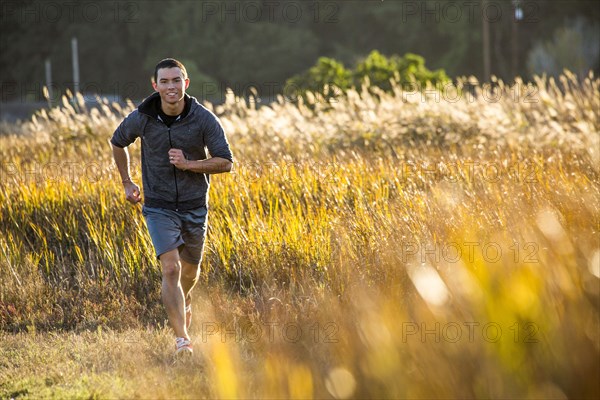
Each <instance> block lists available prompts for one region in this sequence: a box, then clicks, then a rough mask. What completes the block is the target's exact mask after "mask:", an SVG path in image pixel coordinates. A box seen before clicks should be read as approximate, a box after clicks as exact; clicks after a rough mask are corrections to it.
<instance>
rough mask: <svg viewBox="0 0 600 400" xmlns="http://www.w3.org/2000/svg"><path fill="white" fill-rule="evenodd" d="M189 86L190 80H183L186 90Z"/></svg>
mask: <svg viewBox="0 0 600 400" xmlns="http://www.w3.org/2000/svg"><path fill="white" fill-rule="evenodd" d="M189 86H190V78H185V88H186V89H187V88H188V87H189Z"/></svg>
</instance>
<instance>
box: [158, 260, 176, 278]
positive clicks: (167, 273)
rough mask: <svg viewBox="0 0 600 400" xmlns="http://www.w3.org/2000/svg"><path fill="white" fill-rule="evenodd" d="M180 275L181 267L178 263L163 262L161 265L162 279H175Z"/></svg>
mask: <svg viewBox="0 0 600 400" xmlns="http://www.w3.org/2000/svg"><path fill="white" fill-rule="evenodd" d="M180 273H181V265H179V263H178V262H173V261H171V262H165V263H163V264H162V275H163V278H167V279H177V278H179V274H180Z"/></svg>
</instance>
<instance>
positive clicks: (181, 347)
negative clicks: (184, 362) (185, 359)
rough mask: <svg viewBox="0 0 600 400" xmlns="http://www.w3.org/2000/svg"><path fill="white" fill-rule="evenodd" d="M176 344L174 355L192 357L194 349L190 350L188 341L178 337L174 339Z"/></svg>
mask: <svg viewBox="0 0 600 400" xmlns="http://www.w3.org/2000/svg"><path fill="white" fill-rule="evenodd" d="M175 341H176V343H177V351H176V352H175V355H180V354H181V355H184V354H185V355H192V354H193V353H194V349H193V348H192V342H191V341H190V340H189V339H186V338H183V337H178V338H177V339H175Z"/></svg>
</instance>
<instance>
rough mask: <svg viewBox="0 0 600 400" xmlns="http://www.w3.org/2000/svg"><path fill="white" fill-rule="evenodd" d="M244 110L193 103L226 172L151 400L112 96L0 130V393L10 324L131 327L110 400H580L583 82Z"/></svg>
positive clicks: (145, 303)
mask: <svg viewBox="0 0 600 400" xmlns="http://www.w3.org/2000/svg"><path fill="white" fill-rule="evenodd" d="M364 86H365V87H366V85H364ZM310 99H311V97H309V100H310ZM256 102H257V100H256V99H251V100H250V101H244V100H243V99H239V98H236V97H235V96H234V95H232V94H228V96H227V98H226V101H225V103H224V104H222V105H220V106H216V107H214V111H215V112H216V113H217V114H218V115H220V117H221V120H222V122H223V125H224V126H225V128H226V131H227V133H228V136H229V139H230V142H231V144H232V147H233V150H234V154H235V156H236V167H235V170H234V172H233V173H232V174H229V175H219V176H215V177H213V180H212V182H213V187H212V189H211V198H210V209H211V213H210V217H209V225H210V226H209V233H208V244H207V247H206V252H205V258H204V260H203V264H202V268H203V271H202V282H201V284H200V287H199V288H198V289H197V290H196V297H195V300H194V310H195V313H194V324H193V328H192V336H193V338H194V339H195V341H196V343H197V345H196V348H197V349H198V351H197V353H199V354H200V355H201V356H203V357H204V358H203V359H201V358H200V356H198V357H197V358H196V359H194V360H193V361H191V362H192V366H193V367H194V368H196V369H197V371H198V372H197V374H196V375H194V373H193V372H186V374H185V375H184V376H185V380H184V379H180V378H174V379H175V381H176V382H177V387H164V386H162V389H161V390H162V391H158V392H157V391H154V392H153V391H152V389H150V387H149V386H148V385H147V384H148V379H159V377H160V376H161V375H160V372H159V371H160V370H162V368H163V367H164V364H165V360H166V359H167V358H168V355H166V353H164V352H163V350H162V349H163V348H164V347H167V346H170V345H171V343H170V342H169V340H168V336H169V335H168V332H167V331H161V330H155V328H154V327H156V326H157V325H158V326H161V325H162V324H163V323H164V319H165V315H164V312H163V311H162V307H161V305H160V292H159V287H160V285H159V282H160V271H159V270H158V266H157V264H156V261H155V259H154V257H153V251H152V247H151V244H150V241H149V238H148V235H147V233H146V229H145V226H144V222H143V219H142V217H141V210H140V208H139V206H130V205H128V204H126V203H125V202H124V195H123V193H122V189H121V187H120V183H119V182H120V181H119V179H118V177H117V174H116V171H115V168H114V167H113V163H112V158H111V152H110V146H109V144H108V139H109V138H110V136H111V134H112V131H113V130H114V128H115V127H116V125H117V124H118V123H119V121H120V120H121V119H122V118H123V116H124V115H126V114H127V113H128V112H129V111H131V109H132V108H133V105H132V104H128V105H127V106H126V107H125V108H121V107H120V106H119V105H117V104H108V102H104V103H103V104H102V105H101V107H99V108H93V109H89V108H86V106H85V102H83V99H82V98H81V96H66V97H65V98H64V101H63V105H62V107H60V108H56V109H53V110H50V111H40V112H39V113H37V114H36V116H35V117H33V118H32V120H31V121H27V122H24V123H22V124H19V125H5V126H3V127H2V131H3V135H2V136H0V155H1V159H2V170H1V173H2V176H1V178H2V179H0V187H1V189H2V190H1V192H0V209H1V214H0V249H1V256H0V277H1V281H2V286H1V289H0V329H1V330H2V331H4V333H3V334H2V335H3V340H2V343H3V344H2V345H0V347H3V354H4V355H3V356H0V368H3V369H4V370H2V369H0V378H3V379H4V380H5V381H6V382H8V383H4V384H0V394H2V395H6V396H8V395H10V394H11V393H12V394H14V393H17V394H18V393H28V394H31V395H33V396H35V395H36V393H37V394H40V393H42V394H43V393H46V392H44V391H36V390H37V389H36V388H37V386H36V383H35V380H32V378H31V372H29V373H28V372H27V371H36V370H37V371H38V372H39V370H40V368H42V367H41V366H39V365H38V366H37V367H35V366H31V365H30V366H29V367H28V368H29V369H27V368H25V369H23V364H25V365H26V366H27V365H28V363H29V364H35V362H36V361H35V360H36V358H35V357H34V356H30V355H27V356H26V355H25V354H29V353H27V351H26V350H25V348H24V347H23V346H19V343H23V342H24V343H28V346H34V347H35V346H36V344H35V340H34V341H33V343H32V341H30V340H29V339H28V337H31V335H34V336H33V337H37V338H39V340H42V341H47V340H50V341H51V342H52V341H53V340H56V339H52V337H48V335H49V334H50V335H52V333H47V332H55V331H57V330H58V331H62V330H69V331H72V332H74V333H69V335H73V334H81V335H91V334H93V333H89V332H88V331H90V332H98V330H99V329H100V330H104V331H106V330H107V329H108V330H110V331H111V332H123V331H127V332H130V330H133V332H137V333H134V336H135V337H136V338H137V339H136V340H135V341H134V342H135V343H134V345H133V347H134V348H137V349H141V350H140V352H141V353H139V352H136V353H135V354H136V355H134V356H131V358H128V357H129V356H127V354H130V353H129V352H128V351H124V350H122V349H121V348H120V347H119V349H120V350H116V347H115V350H114V351H119V352H122V353H119V354H124V356H123V357H122V358H119V357H116V358H115V359H114V360H113V361H114V363H116V364H114V363H113V364H111V367H110V368H107V369H108V370H109V372H108V375H109V377H113V378H114V377H115V376H119V377H121V376H123V375H124V376H126V377H132V378H133V377H136V378H139V381H136V383H132V382H128V383H123V385H122V386H117V388H120V390H122V392H121V393H122V394H124V395H130V396H137V395H139V396H146V397H147V396H152V395H157V396H158V397H202V396H211V397H227V398H232V397H244V398H247V397H257V398H265V397H277V398H280V397H300V398H308V397H324V396H332V397H334V398H351V397H352V398H355V397H356V398H366V397H369V398H372V397H386V398H434V397H435V398H439V397H444V398H448V397H453V398H514V397H519V398H580V397H589V398H594V397H597V396H598V395H600V388H599V386H598V385H599V384H598V382H597V380H596V377H597V376H598V374H599V373H600V361H599V360H600V357H599V356H600V336H599V327H600V326H599V314H598V309H599V296H600V287H599V282H598V279H599V278H600V243H599V239H600V237H599V235H598V230H599V228H600V196H599V194H600V193H599V192H600V185H599V181H598V174H599V173H600V170H599V168H598V165H599V164H600V162H599V161H600V148H599V147H600V141H599V140H600V134H599V125H600V124H599V121H598V110H600V80H598V79H597V78H595V77H594V76H593V75H591V74H590V76H589V77H587V78H586V79H585V80H583V81H578V80H577V78H576V77H574V76H573V75H572V74H570V73H568V72H565V74H564V75H563V76H562V77H561V78H560V79H559V81H558V82H555V81H554V80H552V79H549V80H548V79H546V78H544V77H537V78H536V79H535V80H534V82H533V83H524V82H523V81H521V80H517V81H516V82H515V83H514V84H512V85H507V84H505V83H504V82H501V81H498V80H494V81H493V84H492V85H487V86H486V85H482V86H478V85H476V84H475V82H473V78H469V79H466V78H465V79H461V80H459V81H458V82H457V83H456V84H454V85H451V86H447V87H442V88H440V87H438V88H434V87H429V88H423V90H421V91H416V90H412V88H407V87H404V88H402V87H401V86H400V85H394V91H393V93H385V92H382V91H378V90H377V89H376V88H370V89H369V90H367V89H364V90H363V91H361V92H356V91H349V92H348V95H347V96H346V97H343V98H338V99H335V100H332V101H330V102H325V101H323V100H322V99H319V98H317V97H315V96H313V97H312V101H309V103H308V104H305V103H303V102H302V100H299V102H298V103H292V102H290V101H289V99H286V98H284V97H280V98H279V99H278V100H277V101H276V102H274V103H272V104H270V105H268V106H261V107H257V106H256ZM207 106H208V107H211V108H212V107H213V106H212V105H210V104H207ZM136 146H137V144H136V145H134V151H133V164H134V167H136V166H137V167H139V154H138V153H139V152H138V151H137V150H138V148H137V147H136ZM134 177H135V179H137V180H138V181H140V180H141V179H140V176H139V168H138V169H137V170H136V173H135V174H134ZM17 332H22V333H17ZM24 332H29V333H24ZM45 332H46V333H45ZM86 332H87V333H86ZM9 333H10V334H9ZM99 335H100V336H97V337H100V339H98V340H96V341H94V342H93V344H94V345H96V344H98V343H105V346H107V347H106V348H107V351H108V352H109V354H110V351H112V350H111V349H112V348H113V347H114V346H115V344H114V342H111V341H108V343H110V345H109V344H106V343H107V342H106V337H105V336H102V334H99ZM116 335H118V333H116ZM103 338H104V339H103ZM87 346H91V345H90V344H89V343H88V345H87ZM157 347H160V350H156V348H157ZM35 348H37V347H35ZM87 348H88V347H86V349H87ZM131 348H132V346H130V345H128V349H129V351H131ZM40 351H41V352H42V353H43V354H46V355H47V357H48V358H49V359H53V358H54V357H56V359H57V360H59V361H57V362H58V363H59V364H60V363H61V362H63V361H64V363H65V364H64V365H68V368H67V369H69V368H70V369H71V370H72V369H73V368H76V367H75V366H73V365H72V364H68V363H67V361H65V360H63V359H62V358H61V357H63V356H61V355H56V354H54V353H52V354H54V355H50V353H48V352H44V351H45V350H43V349H42V350H40ZM157 351H158V353H156V352H157ZM19 354H20V356H19ZM11 355H12V356H11ZM17 356H19V357H20V358H19V359H20V360H21V361H20V365H21V368H19V367H15V366H14V365H11V357H17ZM3 357H4V358H3ZM81 357H83V359H89V360H96V361H94V362H99V361H98V360H97V358H94V357H97V356H89V355H88V354H87V350H86V351H84V352H83V355H82V356H81ZM86 357H88V358H86ZM90 357H91V358H90ZM117 359H118V360H117ZM60 360H62V361H60ZM132 360H133V361H132ZM71 362H72V361H71ZM89 362H90V363H92V364H93V362H92V361H89ZM60 365H63V364H60ZM115 365H116V366H115ZM131 366H135V368H134V367H131ZM36 368H37V369H36ZM42 371H43V368H42ZM142 371H146V372H147V375H146V378H144V374H143V373H142ZM111 374H112V375H111ZM42 375H43V373H42ZM52 376H54V375H52ZM201 377H207V378H206V379H205V378H201ZM94 379H100V378H98V377H97V376H96V378H94ZM55 381H57V382H59V381H60V379H58V380H56V379H54V378H52V379H51V380H50V386H52V385H54V384H55ZM62 382H63V383H61V384H64V379H63V381H62ZM80 384H81V382H80ZM28 385H29V389H27V387H28ZM42 386H44V385H42ZM46 386H48V385H47V382H46ZM23 387H25V389H24V390H26V392H22V391H20V390H22V388H23ZM101 387H104V386H101ZM27 390H28V391H27ZM40 390H41V389H40ZM44 390H46V389H44ZM114 390H115V388H114V387H113V388H112V389H111V388H110V387H106V388H104V389H102V390H100V391H99V392H98V391H96V392H93V393H92V394H94V393H95V395H99V396H100V397H103V396H111V395H112V396H115V395H118V393H115V392H114ZM53 393H55V395H56V393H61V392H53ZM62 393H63V394H64V393H70V392H62ZM84 393H87V394H86V395H89V394H90V393H91V392H84Z"/></svg>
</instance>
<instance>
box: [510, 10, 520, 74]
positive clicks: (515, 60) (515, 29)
mask: <svg viewBox="0 0 600 400" xmlns="http://www.w3.org/2000/svg"><path fill="white" fill-rule="evenodd" d="M520 3H521V2H520V0H513V8H514V13H513V19H512V21H511V24H512V30H511V33H512V35H511V36H512V38H511V39H512V40H511V41H512V46H511V53H512V54H511V71H510V72H511V75H512V77H513V79H514V78H515V77H516V76H517V73H518V70H519V21H520V20H522V19H523V9H522V8H521V4H520Z"/></svg>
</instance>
